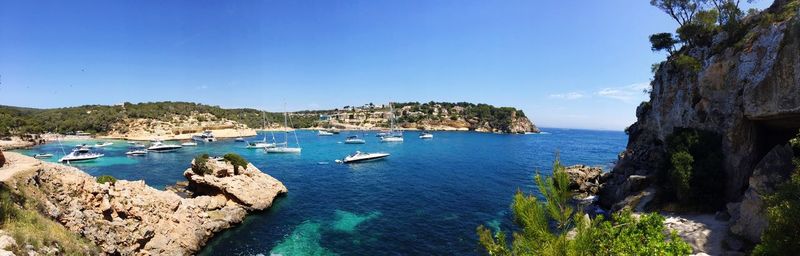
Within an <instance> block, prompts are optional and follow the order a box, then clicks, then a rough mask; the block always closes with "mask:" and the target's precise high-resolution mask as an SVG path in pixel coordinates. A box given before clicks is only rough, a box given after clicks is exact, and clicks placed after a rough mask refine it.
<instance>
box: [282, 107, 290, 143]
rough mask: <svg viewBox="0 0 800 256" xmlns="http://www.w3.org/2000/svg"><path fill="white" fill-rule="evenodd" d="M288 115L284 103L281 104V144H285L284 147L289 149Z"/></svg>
mask: <svg viewBox="0 0 800 256" xmlns="http://www.w3.org/2000/svg"><path fill="white" fill-rule="evenodd" d="M288 118H289V114H288V113H286V103H284V104H283V129H285V131H284V132H283V143H286V147H289V125H288V124H289V122H288Z"/></svg>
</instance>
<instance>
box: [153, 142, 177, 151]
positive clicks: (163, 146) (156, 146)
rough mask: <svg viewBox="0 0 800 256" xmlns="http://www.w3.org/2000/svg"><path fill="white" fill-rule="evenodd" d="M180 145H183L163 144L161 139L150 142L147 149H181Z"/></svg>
mask: <svg viewBox="0 0 800 256" xmlns="http://www.w3.org/2000/svg"><path fill="white" fill-rule="evenodd" d="M182 147H183V146H181V145H172V144H164V143H163V142H161V141H156V142H153V144H150V147H149V148H147V150H148V151H153V152H170V151H175V150H178V149H181V148H182Z"/></svg>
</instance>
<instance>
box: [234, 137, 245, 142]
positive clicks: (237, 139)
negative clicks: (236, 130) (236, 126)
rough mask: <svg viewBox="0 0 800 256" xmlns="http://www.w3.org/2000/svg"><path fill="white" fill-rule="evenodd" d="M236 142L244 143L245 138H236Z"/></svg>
mask: <svg viewBox="0 0 800 256" xmlns="http://www.w3.org/2000/svg"><path fill="white" fill-rule="evenodd" d="M236 142H244V138H242V137H236Z"/></svg>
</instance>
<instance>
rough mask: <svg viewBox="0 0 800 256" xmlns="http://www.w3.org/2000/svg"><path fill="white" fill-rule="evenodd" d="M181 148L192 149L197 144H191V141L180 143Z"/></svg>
mask: <svg viewBox="0 0 800 256" xmlns="http://www.w3.org/2000/svg"><path fill="white" fill-rule="evenodd" d="M181 146H184V147H194V146H197V142H193V141H189V142H184V143H181Z"/></svg>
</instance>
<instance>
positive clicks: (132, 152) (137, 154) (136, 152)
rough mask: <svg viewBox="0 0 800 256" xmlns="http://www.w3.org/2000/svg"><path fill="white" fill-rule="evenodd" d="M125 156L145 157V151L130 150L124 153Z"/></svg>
mask: <svg viewBox="0 0 800 256" xmlns="http://www.w3.org/2000/svg"><path fill="white" fill-rule="evenodd" d="M125 154H126V155H129V156H143V155H147V150H145V149H135V150H131V151H128V152H125Z"/></svg>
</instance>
